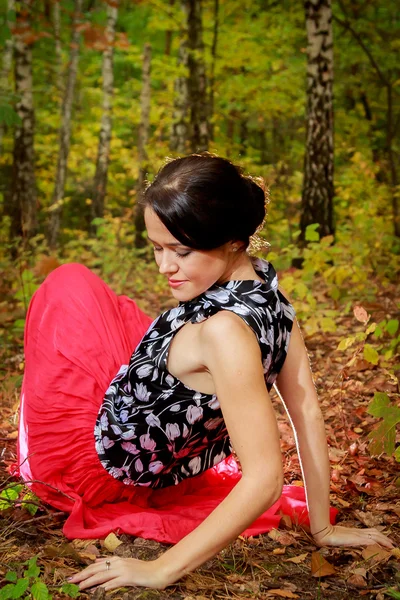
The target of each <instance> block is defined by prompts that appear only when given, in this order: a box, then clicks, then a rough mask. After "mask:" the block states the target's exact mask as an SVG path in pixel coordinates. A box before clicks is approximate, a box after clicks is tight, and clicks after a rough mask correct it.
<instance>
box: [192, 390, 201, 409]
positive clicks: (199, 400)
mask: <svg viewBox="0 0 400 600" xmlns="http://www.w3.org/2000/svg"><path fill="white" fill-rule="evenodd" d="M193 400H194V401H195V402H196V405H197V406H200V404H201V394H200V392H196V393H195V395H194V396H193Z"/></svg>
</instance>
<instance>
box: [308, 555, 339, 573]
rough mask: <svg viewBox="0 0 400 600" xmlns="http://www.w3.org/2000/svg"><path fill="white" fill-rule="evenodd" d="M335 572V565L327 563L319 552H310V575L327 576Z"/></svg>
mask: <svg viewBox="0 0 400 600" xmlns="http://www.w3.org/2000/svg"><path fill="white" fill-rule="evenodd" d="M335 573H336V570H335V567H334V566H333V565H331V564H330V563H328V561H327V560H325V558H324V557H323V556H322V554H320V553H319V552H313V553H312V554H311V575H312V576H313V577H328V576H329V575H334V574H335Z"/></svg>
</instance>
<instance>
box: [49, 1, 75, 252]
mask: <svg viewBox="0 0 400 600" xmlns="http://www.w3.org/2000/svg"><path fill="white" fill-rule="evenodd" d="M81 12H82V0H75V5H74V16H73V19H72V36H71V53H70V61H69V65H68V77H67V83H66V87H65V94H64V100H63V104H62V113H61V127H60V134H59V141H60V148H59V153H58V161H57V172H56V182H55V186H54V192H53V197H52V201H51V207H50V211H51V216H50V224H49V231H48V239H49V245H50V247H51V248H55V246H56V245H57V241H58V234H59V231H60V221H61V212H62V204H63V196H64V188H65V179H66V173H67V160H68V154H69V146H70V139H71V114H72V104H73V99H74V90H75V82H76V76H77V72H78V59H79V41H80V32H79V31H78V27H77V26H78V23H79V19H80V13H81Z"/></svg>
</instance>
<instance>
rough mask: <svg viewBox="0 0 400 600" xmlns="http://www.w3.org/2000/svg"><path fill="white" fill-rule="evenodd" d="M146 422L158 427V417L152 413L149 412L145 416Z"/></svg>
mask: <svg viewBox="0 0 400 600" xmlns="http://www.w3.org/2000/svg"><path fill="white" fill-rule="evenodd" d="M146 423H147V424H148V425H150V427H160V425H161V423H160V419H159V418H158V417H157V415H155V414H154V413H150V414H149V415H147V417H146Z"/></svg>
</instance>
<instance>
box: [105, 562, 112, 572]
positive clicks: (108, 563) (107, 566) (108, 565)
mask: <svg viewBox="0 0 400 600" xmlns="http://www.w3.org/2000/svg"><path fill="white" fill-rule="evenodd" d="M110 567H111V562H110V561H109V560H106V569H107V571H108V570H109V568H110Z"/></svg>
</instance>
